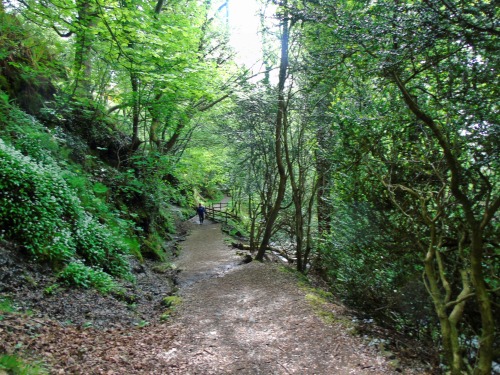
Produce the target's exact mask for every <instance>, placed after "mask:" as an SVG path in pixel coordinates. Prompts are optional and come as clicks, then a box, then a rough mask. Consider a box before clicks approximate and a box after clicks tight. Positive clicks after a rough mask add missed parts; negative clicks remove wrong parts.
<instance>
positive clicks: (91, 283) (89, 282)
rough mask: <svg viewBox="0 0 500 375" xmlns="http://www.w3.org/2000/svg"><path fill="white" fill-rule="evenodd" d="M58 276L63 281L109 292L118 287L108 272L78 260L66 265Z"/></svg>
mask: <svg viewBox="0 0 500 375" xmlns="http://www.w3.org/2000/svg"><path fill="white" fill-rule="evenodd" d="M58 278H59V280H60V281H61V282H62V283H65V284H68V285H76V286H78V287H82V288H95V289H97V290H98V291H100V292H102V293H109V292H111V291H113V290H114V289H116V283H115V282H114V280H113V278H112V277H111V276H110V275H108V274H107V273H106V272H104V271H102V270H100V269H97V268H93V267H89V266H86V265H85V264H83V263H81V262H78V261H75V262H71V263H69V264H68V265H66V267H65V268H64V269H63V270H62V271H61V272H60V273H59V275H58Z"/></svg>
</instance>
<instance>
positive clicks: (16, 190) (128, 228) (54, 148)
mask: <svg viewBox="0 0 500 375" xmlns="http://www.w3.org/2000/svg"><path fill="white" fill-rule="evenodd" d="M2 111H3V112H4V113H6V114H7V115H6V116H5V117H4V119H6V120H7V122H4V123H2V124H1V125H2V128H3V131H1V129H0V136H1V137H2V138H0V239H2V238H5V239H9V240H13V241H16V242H17V243H19V244H20V245H22V246H23V247H24V249H26V250H27V251H28V252H29V253H30V254H31V255H32V256H33V257H34V258H35V259H39V260H43V261H49V262H51V263H52V264H53V265H55V266H57V267H59V266H61V265H65V264H66V265H69V264H72V263H73V262H74V261H75V260H77V259H80V260H81V261H82V262H83V263H82V264H84V265H85V266H88V267H90V269H99V270H102V271H101V272H105V273H107V274H108V276H109V275H111V276H116V277H128V276H129V275H130V274H129V265H128V261H127V259H126V255H127V254H128V253H130V252H131V251H133V252H135V253H137V252H138V243H137V240H136V239H134V238H133V235H132V232H133V231H134V229H135V228H134V225H133V223H131V222H130V221H127V220H123V219H120V218H119V216H118V213H116V212H114V211H113V210H112V209H110V207H109V206H108V205H107V204H106V203H105V202H104V201H103V200H102V199H100V198H98V197H97V196H96V194H101V193H102V191H103V190H104V189H105V188H106V187H105V185H104V184H102V183H96V182H92V181H90V180H89V179H88V178H87V177H86V176H85V175H84V174H83V173H82V172H81V171H80V170H79V168H78V166H75V165H72V164H70V163H69V161H68V160H66V159H64V154H65V153H64V152H63V150H62V149H61V148H60V147H59V145H58V143H57V141H56V139H55V138H53V137H52V136H51V134H50V132H48V131H47V130H46V129H44V128H43V127H42V126H41V125H40V124H39V123H37V122H36V121H35V120H34V119H33V118H32V117H31V116H28V115H26V114H23V113H22V112H21V111H19V110H17V109H15V108H10V107H8V105H7V107H3V108H2ZM4 140H5V141H4ZM72 170H73V171H72ZM78 172H80V173H78ZM95 186H97V187H98V189H97V192H95V190H96V189H95ZM93 187H94V188H93ZM71 267H74V266H71ZM71 267H70V270H71V269H72V268H71ZM89 272H90V271H89ZM94 273H95V272H91V274H92V275H93V274H94ZM64 275H65V276H64V277H63V278H64V279H65V280H66V281H70V280H73V281H74V283H75V285H79V286H96V285H100V284H99V283H98V282H96V279H95V278H94V277H93V276H92V277H90V278H89V277H86V278H83V279H81V280H86V281H81V280H80V279H78V278H76V277H71V276H70V275H71V272H70V273H69V274H68V275H66V273H65V274H64ZM89 280H90V281H89ZM92 280H93V281H92Z"/></svg>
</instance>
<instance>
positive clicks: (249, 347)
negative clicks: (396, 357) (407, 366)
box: [162, 219, 413, 374]
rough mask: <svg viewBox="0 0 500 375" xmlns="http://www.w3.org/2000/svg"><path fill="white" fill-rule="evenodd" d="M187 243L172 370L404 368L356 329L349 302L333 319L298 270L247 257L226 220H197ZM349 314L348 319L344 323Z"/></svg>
mask: <svg viewBox="0 0 500 375" xmlns="http://www.w3.org/2000/svg"><path fill="white" fill-rule="evenodd" d="M189 225H190V230H191V234H190V235H189V236H188V238H187V240H186V241H185V242H183V244H182V252H181V256H180V258H179V260H178V262H177V265H178V267H179V268H180V269H181V273H180V287H181V289H180V294H181V296H182V298H183V303H182V307H181V308H180V309H179V311H178V313H177V314H176V315H177V316H176V318H175V320H174V323H173V325H174V327H176V328H177V329H178V332H179V333H178V334H177V336H176V337H175V338H174V340H173V342H172V346H171V348H170V350H169V351H168V352H166V353H164V355H163V358H162V359H163V360H164V361H165V363H166V364H168V367H169V371H168V373H171V374H396V373H401V372H403V373H408V374H410V373H413V372H412V371H410V370H402V369H396V368H395V367H394V366H392V365H391V364H390V363H389V362H390V360H389V359H388V358H386V357H384V356H383V355H381V354H379V353H377V352H376V350H375V349H374V347H369V346H368V345H367V344H366V342H365V341H363V340H362V339H361V338H359V337H357V336H355V335H352V334H349V333H348V329H346V324H345V318H344V320H342V317H341V315H339V314H340V312H341V307H340V306H335V305H331V306H330V312H331V313H332V314H333V316H334V317H338V321H337V320H336V319H333V323H331V324H326V323H325V322H324V321H323V320H321V319H320V318H319V317H318V316H317V314H316V313H315V312H314V309H313V307H312V305H311V304H310V303H309V302H308V298H309V299H310V295H309V297H308V293H310V292H308V291H307V290H305V289H303V288H299V287H298V285H297V280H296V279H295V277H294V276H293V274H291V273H287V272H284V271H283V270H281V269H280V267H279V266H278V265H276V264H272V263H267V264H263V263H258V262H251V263H249V264H245V265H238V262H239V260H240V259H241V258H240V257H239V256H238V255H236V251H235V250H234V249H231V248H229V247H228V246H227V245H226V244H225V243H224V237H223V234H222V232H221V228H220V225H219V224H215V223H212V222H208V221H206V222H205V223H204V224H203V225H199V224H198V222H197V219H193V220H192V222H191V223H190V224H189ZM342 321H344V323H342Z"/></svg>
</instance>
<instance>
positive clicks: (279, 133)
mask: <svg viewBox="0 0 500 375" xmlns="http://www.w3.org/2000/svg"><path fill="white" fill-rule="evenodd" d="M284 9H286V1H285V4H284ZM289 22H290V21H289V20H288V18H287V15H286V14H285V16H284V18H283V35H282V36H281V62H280V70H279V81H278V113H277V115H276V129H275V148H276V150H275V152H276V165H277V167H278V175H279V183H278V192H277V196H276V200H275V202H274V205H273V207H272V208H271V212H270V213H269V216H268V217H267V218H266V219H267V220H266V226H265V229H264V235H263V236H262V241H261V243H260V246H259V251H258V252H257V255H256V256H255V259H256V260H258V261H262V260H263V259H264V254H265V252H266V249H267V247H268V245H269V240H270V239H271V234H272V232H273V226H274V223H275V221H276V219H277V217H278V213H279V211H280V206H281V202H282V201H283V198H284V197H285V190H286V180H287V176H286V171H285V166H284V164H283V157H282V137H283V121H284V117H285V115H286V113H285V112H286V110H287V109H286V102H285V81H286V78H287V71H288V39H289V32H290V29H289ZM290 26H291V25H290Z"/></svg>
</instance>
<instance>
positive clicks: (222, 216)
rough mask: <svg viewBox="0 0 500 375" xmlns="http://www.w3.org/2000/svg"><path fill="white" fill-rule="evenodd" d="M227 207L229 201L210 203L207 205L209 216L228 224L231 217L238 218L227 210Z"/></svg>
mask: <svg viewBox="0 0 500 375" xmlns="http://www.w3.org/2000/svg"><path fill="white" fill-rule="evenodd" d="M227 208H228V203H227V202H223V203H214V204H211V205H209V206H208V207H205V209H206V211H207V217H208V218H210V219H211V220H214V221H218V222H224V223H226V224H227V221H228V220H229V219H230V218H231V219H235V220H236V219H237V216H236V215H234V214H232V213H230V212H227Z"/></svg>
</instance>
